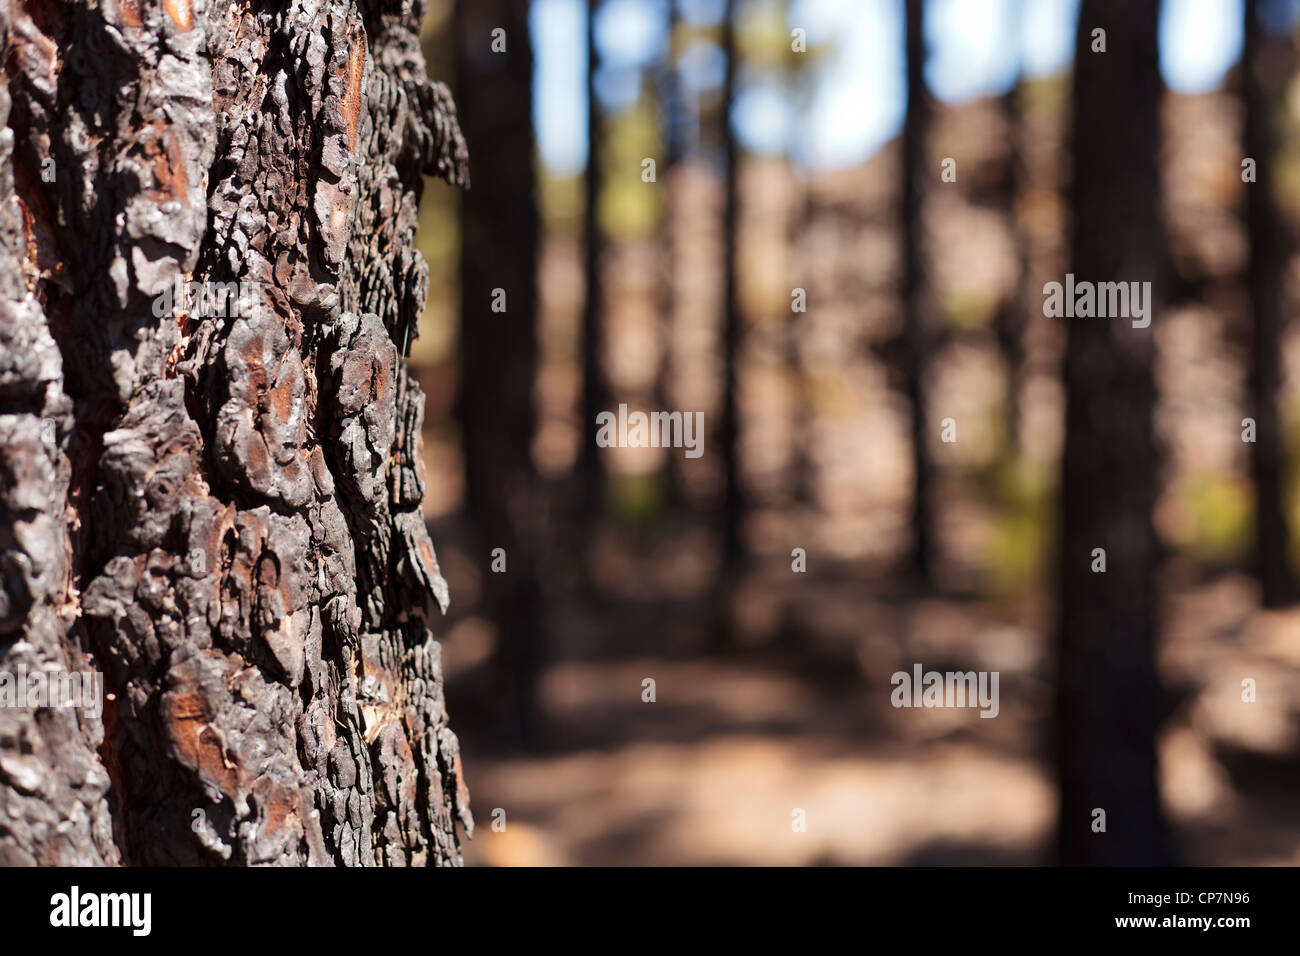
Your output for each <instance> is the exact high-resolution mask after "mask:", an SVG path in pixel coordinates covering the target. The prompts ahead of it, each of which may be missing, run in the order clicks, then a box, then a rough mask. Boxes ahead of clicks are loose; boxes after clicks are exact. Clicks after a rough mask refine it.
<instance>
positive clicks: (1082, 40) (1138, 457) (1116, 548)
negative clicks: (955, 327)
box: [1057, 0, 1170, 865]
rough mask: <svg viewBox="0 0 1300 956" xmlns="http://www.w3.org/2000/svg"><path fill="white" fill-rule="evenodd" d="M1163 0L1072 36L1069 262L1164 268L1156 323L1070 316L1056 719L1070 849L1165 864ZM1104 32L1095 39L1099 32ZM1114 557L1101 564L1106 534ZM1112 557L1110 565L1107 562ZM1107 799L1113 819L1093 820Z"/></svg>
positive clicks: (1122, 272) (1156, 294) (1087, 21)
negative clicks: (1158, 653) (1159, 517)
mask: <svg viewBox="0 0 1300 956" xmlns="http://www.w3.org/2000/svg"><path fill="white" fill-rule="evenodd" d="M1158 14H1159V4H1158V3H1131V2H1129V0H1084V3H1083V7H1082V10H1081V11H1080V16H1079V27H1078V37H1077V43H1076V47H1075V67H1074V69H1075V74H1074V128H1073V141H1072V149H1073V156H1074V179H1073V185H1072V191H1071V196H1070V203H1071V208H1072V210H1073V227H1072V236H1071V245H1072V250H1073V263H1072V267H1071V268H1072V271H1073V272H1074V274H1075V276H1076V277H1077V279H1078V280H1079V281H1089V282H1108V281H1113V282H1145V281H1150V282H1151V283H1152V286H1151V290H1152V297H1151V300H1150V301H1149V302H1148V307H1149V309H1150V311H1149V312H1148V316H1149V317H1150V316H1154V318H1153V319H1152V324H1151V325H1150V326H1149V327H1147V328H1134V327H1133V324H1132V321H1131V320H1130V319H1128V318H1066V319H1062V320H1061V321H1063V322H1065V323H1066V326H1067V333H1066V334H1067V342H1066V351H1065V368H1064V377H1065V392H1066V423H1065V428H1066V433H1065V451H1064V472H1063V477H1062V486H1061V502H1062V510H1063V523H1062V535H1061V549H1062V551H1061V571H1060V574H1061V579H1060V584H1061V600H1060V607H1059V613H1060V620H1059V641H1060V644H1059V658H1058V667H1059V673H1058V680H1057V688H1058V701H1057V703H1058V711H1057V721H1058V724H1057V729H1058V733H1059V738H1058V757H1059V774H1060V801H1061V806H1060V810H1061V819H1060V830H1059V840H1060V845H1059V848H1060V853H1061V856H1062V859H1063V862H1065V863H1069V864H1107V865H1158V864H1161V863H1166V862H1168V860H1169V854H1170V847H1169V840H1168V834H1167V831H1166V827H1165V822H1164V818H1163V816H1162V814H1161V809H1160V797H1159V793H1158V790H1157V772H1156V771H1157V767H1156V732H1157V729H1158V726H1159V723H1160V719H1161V714H1162V712H1163V703H1164V702H1163V698H1162V695H1161V689H1160V684H1159V681H1158V680H1157V676H1156V670H1155V660H1154V658H1155V644H1156V634H1157V629H1158V619H1159V598H1158V594H1159V592H1158V581H1157V565H1158V560H1159V548H1158V542H1157V539H1156V534H1155V529H1154V527H1153V524H1152V509H1153V508H1154V505H1155V498H1156V483H1157V481H1158V479H1159V474H1158V470H1159V466H1160V461H1159V457H1158V455H1157V453H1156V445H1155V436H1154V429H1153V422H1152V416H1153V411H1154V407H1155V397H1156V395H1155V384H1154V380H1153V375H1152V357H1153V354H1154V351H1155V345H1154V343H1155V335H1154V333H1155V324H1154V323H1156V322H1159V321H1160V319H1161V318H1162V315H1161V311H1160V306H1161V304H1162V302H1163V301H1164V293H1163V291H1162V280H1163V277H1162V276H1161V274H1160V271H1161V264H1162V263H1163V262H1164V256H1163V249H1164V236H1163V230H1162V227H1161V219H1160V190H1159V186H1160V181H1159V172H1158V167H1157V162H1158V158H1159V153H1160V104H1161V98H1162V93H1163V89H1162V86H1161V81H1160V74H1159V67H1158V63H1159V59H1158V57H1157V45H1156V33H1157V22H1158ZM1096 28H1102V29H1104V30H1105V31H1106V44H1107V49H1106V52H1104V53H1101V52H1097V53H1094V52H1092V50H1091V47H1092V44H1093V42H1094V41H1093V38H1092V31H1093V30H1094V29H1096ZM1098 548H1101V549H1104V551H1105V560H1106V567H1105V571H1104V572H1102V571H1100V570H1097V571H1094V564H1095V562H1096V560H1097V556H1096V555H1095V554H1094V549H1098ZM1097 567H1100V565H1097ZM1099 809H1100V810H1104V811H1105V814H1106V831H1105V832H1097V831H1095V830H1094V825H1095V823H1096V821H1097V820H1099V819H1100V818H1098V817H1096V816H1095V813H1096V811H1097V810H1099Z"/></svg>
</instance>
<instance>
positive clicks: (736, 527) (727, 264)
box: [719, 0, 745, 568]
mask: <svg viewBox="0 0 1300 956" xmlns="http://www.w3.org/2000/svg"><path fill="white" fill-rule="evenodd" d="M735 7H736V2H735V0H727V4H726V7H725V9H724V12H723V20H722V50H723V55H724V56H725V57H726V61H727V65H726V72H725V74H724V75H723V82H722V112H721V116H720V118H719V124H720V126H721V130H720V131H721V134H722V157H723V159H722V161H723V208H722V246H723V261H722V277H723V286H724V288H723V325H722V435H721V442H722V488H723V499H722V548H723V563H724V564H725V566H726V567H727V568H735V567H736V566H737V565H738V564H739V563H740V561H741V559H742V557H743V555H744V547H743V543H742V541H741V524H742V523H743V521H744V517H745V500H744V492H743V489H742V488H741V484H740V408H739V396H738V395H737V394H736V392H737V389H738V388H739V381H738V379H739V370H738V365H739V362H740V302H739V298H738V292H739V290H738V277H737V274H736V273H737V261H736V220H737V217H738V212H739V205H740V203H739V197H738V195H737V193H738V184H737V181H736V175H737V171H738V170H737V166H738V150H737V148H736V134H735V131H734V130H733V129H732V128H731V110H732V107H733V106H735V103H736V65H737V64H736V10H735Z"/></svg>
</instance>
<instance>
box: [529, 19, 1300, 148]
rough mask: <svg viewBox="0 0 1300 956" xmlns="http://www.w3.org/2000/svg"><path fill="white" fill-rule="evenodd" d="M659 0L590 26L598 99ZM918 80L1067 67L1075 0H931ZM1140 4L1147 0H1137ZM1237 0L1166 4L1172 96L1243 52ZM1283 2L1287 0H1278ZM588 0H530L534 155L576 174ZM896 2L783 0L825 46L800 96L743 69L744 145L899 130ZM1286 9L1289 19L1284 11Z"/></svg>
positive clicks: (694, 82) (609, 91)
mask: <svg viewBox="0 0 1300 956" xmlns="http://www.w3.org/2000/svg"><path fill="white" fill-rule="evenodd" d="M664 2H665V0H606V2H605V4H604V6H603V9H602V11H601V14H600V16H599V18H598V20H597V22H596V29H597V33H596V42H597V46H598V47H599V50H600V54H601V57H602V62H603V63H604V64H606V65H605V66H604V67H603V68H602V70H601V72H600V73H599V74H598V75H597V84H598V95H599V96H600V99H601V102H602V104H603V105H605V106H607V107H608V108H612V109H617V108H619V107H620V106H624V105H626V104H628V103H630V102H632V101H633V100H635V97H636V95H637V91H638V89H639V83H640V78H639V74H640V71H641V70H642V69H643V68H644V66H645V65H647V64H650V63H653V62H655V61H656V60H658V59H660V58H661V57H662V56H663V53H664V49H665V46H666V39H667V38H666V30H665V27H664V22H665V17H664V10H665V6H664ZM929 2H930V7H929V9H928V11H927V17H928V23H927V32H928V35H927V42H928V45H929V52H930V56H929V60H928V62H927V64H926V80H927V82H928V84H929V86H930V88H931V90H932V91H933V92H934V94H935V95H936V96H938V97H939V98H940V99H943V100H946V101H949V102H962V101H965V100H970V99H975V98H978V97H980V96H985V95H989V94H996V93H1002V92H1005V91H1006V90H1007V89H1009V88H1010V87H1011V85H1012V84H1013V83H1014V82H1015V78H1016V75H1017V73H1018V72H1019V71H1020V70H1021V69H1022V68H1023V70H1024V71H1025V72H1026V73H1027V74H1028V75H1031V76H1041V75H1046V74H1052V73H1057V72H1060V71H1062V70H1066V69H1068V68H1069V65H1070V59H1071V56H1072V54H1073V50H1074V30H1075V23H1076V19H1077V17H1078V8H1079V0H929ZM1137 2H1149V0H1137ZM1241 4H1242V0H1163V6H1162V10H1161V22H1160V61H1161V63H1160V65H1161V71H1162V72H1163V74H1164V77H1165V82H1166V83H1168V85H1169V86H1170V88H1172V89H1174V90H1177V91H1179V92H1187V93H1195V92H1204V91H1206V90H1210V89H1213V88H1215V87H1216V86H1218V85H1219V84H1220V83H1221V82H1222V79H1223V75H1224V73H1225V72H1226V71H1227V70H1228V69H1229V68H1230V67H1231V66H1232V65H1233V64H1234V63H1235V62H1236V60H1237V58H1238V56H1239V55H1240V53H1241V39H1242V37H1241V20H1242V7H1241ZM1281 4H1282V5H1283V6H1287V7H1288V9H1290V10H1292V11H1293V9H1294V4H1293V3H1292V2H1291V0H1281ZM586 8H587V4H586V0H534V3H533V10H532V32H533V46H534V51H535V57H536V91H535V103H534V117H535V120H536V123H537V137H538V143H539V147H540V150H541V155H542V159H543V161H544V162H545V163H546V164H547V165H548V166H549V167H551V168H552V169H554V170H555V171H556V172H559V173H574V172H577V171H579V170H581V169H582V167H583V165H584V163H585V162H586V153H587V143H586V125H585V124H586V108H587V107H586V104H587V98H586V92H585V76H586V51H585V44H586ZM722 9H723V0H684V3H683V5H682V10H683V16H685V17H686V18H687V19H688V20H690V21H692V22H695V23H699V24H702V25H707V24H711V23H716V22H717V21H718V19H719V17H720V16H721V13H722ZM902 9H903V3H902V0H793V2H792V3H791V4H790V10H789V15H788V18H787V26H788V27H789V28H791V29H793V28H794V27H802V28H803V29H805V30H806V31H807V35H808V41H809V43H810V44H818V43H827V44H830V45H831V48H832V52H831V54H830V55H829V56H828V57H826V59H825V60H824V62H823V64H822V65H821V67H820V68H819V70H818V72H817V74H816V77H815V79H814V81H813V83H812V84H811V89H810V91H809V93H808V95H807V100H806V101H804V100H801V99H796V98H795V96H794V95H793V93H792V92H791V91H790V90H788V89H787V88H785V87H784V86H783V85H782V84H781V83H779V82H778V81H777V80H776V78H772V77H766V78H765V77H758V76H754V75H752V73H748V72H747V73H745V74H743V75H742V82H741V84H740V85H741V89H740V93H739V95H738V97H737V102H736V109H735V113H734V119H733V122H734V123H735V127H736V133H737V136H738V137H739V139H740V141H741V143H742V144H743V145H744V146H745V148H746V149H750V150H753V151H756V152H760V153H773V152H780V151H782V150H784V149H786V148H787V147H788V146H789V145H790V144H791V143H798V144H800V147H799V148H798V149H795V150H793V153H794V156H795V158H796V160H797V161H799V162H800V163H803V164H806V165H808V166H812V167H816V168H823V169H826V168H836V167H843V166H851V165H855V164H857V163H859V162H861V161H862V160H863V159H865V158H866V157H867V156H869V155H871V153H873V152H874V151H875V150H876V149H878V148H879V147H880V146H881V145H882V144H883V143H885V142H887V141H888V140H889V139H891V138H892V137H894V136H895V135H897V133H898V130H899V127H900V125H901V123H902V117H903V101H904V96H905V94H906V83H905V79H904V73H903V54H902V33H903V13H902ZM1289 15H1292V16H1293V15H1294V14H1293V12H1292V13H1290V14H1289ZM722 70H723V62H722V57H721V53H720V51H719V50H718V49H717V48H716V47H714V46H712V45H708V44H701V45H699V46H698V47H696V48H693V49H691V50H688V51H687V53H686V56H685V57H684V62H683V67H682V74H683V82H684V84H685V86H686V88H687V91H688V93H689V92H697V91H699V90H708V89H711V88H716V86H717V85H718V84H720V83H721V80H722Z"/></svg>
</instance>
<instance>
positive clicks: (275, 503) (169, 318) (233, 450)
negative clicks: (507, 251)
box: [0, 0, 473, 865]
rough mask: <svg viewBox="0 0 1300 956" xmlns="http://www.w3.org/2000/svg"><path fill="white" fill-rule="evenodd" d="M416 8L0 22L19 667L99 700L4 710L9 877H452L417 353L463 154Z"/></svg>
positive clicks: (380, 2) (1, 462) (450, 771)
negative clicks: (255, 867)
mask: <svg viewBox="0 0 1300 956" xmlns="http://www.w3.org/2000/svg"><path fill="white" fill-rule="evenodd" d="M424 9H425V4H424V3H422V2H418V0H417V2H415V3H396V2H386V0H368V2H366V0H363V2H360V3H358V2H355V0H293V2H286V3H284V4H249V3H236V4H224V5H216V4H209V3H204V2H198V3H193V2H191V0H164V3H162V4H144V3H139V2H136V0H117V2H111V3H110V2H97V0H68V2H65V3H60V4H26V5H23V4H14V3H0V46H2V47H3V53H4V57H3V61H4V64H5V68H4V82H3V85H0V124H2V125H3V129H0V258H3V260H4V262H3V263H0V436H2V437H0V444H2V447H3V453H2V454H0V579H2V581H3V595H2V596H0V671H9V672H12V671H14V670H15V669H17V668H18V667H20V666H23V667H26V668H27V669H28V670H29V671H30V670H33V669H36V668H45V669H48V670H55V671H57V670H68V669H76V670H88V671H99V672H102V673H103V675H104V685H105V692H106V693H105V703H104V710H103V713H102V716H96V715H95V714H94V713H93V712H92V711H91V709H89V708H81V709H33V708H15V707H3V708H0V862H4V863H18V864H117V863H121V864H216V865H221V864H225V865H249V864H283V865H305V864H313V865H331V864H344V865H376V864H378V865H406V864H454V863H458V862H459V861H460V852H459V847H458V842H457V832H456V822H457V821H459V822H460V823H461V824H462V826H463V827H464V829H465V830H466V832H469V831H470V830H471V829H472V826H473V821H472V818H471V816H470V813H469V806H468V793H467V791H466V788H465V784H464V780H463V777H462V774H461V769H460V758H459V754H458V745H457V741H456V736H455V734H454V733H453V732H452V731H451V729H450V728H449V726H448V721H447V714H446V709H445V706H444V702H443V692H442V675H441V667H440V658H439V645H438V644H437V642H436V641H435V640H434V639H433V632H432V629H431V626H430V623H429V621H430V618H431V617H432V607H433V605H434V604H435V603H436V604H439V605H442V606H443V607H444V608H445V606H446V603H447V599H448V595H447V585H446V583H445V582H444V580H443V578H442V576H441V574H440V572H439V569H438V563H437V559H436V557H435V555H434V550H433V545H432V542H431V541H430V539H429V536H428V533H427V531H426V529H425V525H424V522H423V520H422V518H421V512H420V502H421V498H422V495H423V492H424V482H425V476H424V469H423V465H422V452H421V438H420V428H421V423H422V418H423V409H424V398H423V395H422V394H421V392H420V390H419V387H418V386H417V385H416V383H415V381H414V379H413V378H412V377H411V376H410V375H409V374H408V372H407V369H406V367H405V365H404V363H403V362H402V358H401V352H402V350H403V347H404V343H405V342H406V341H407V336H408V334H409V335H413V334H414V326H415V324H416V322H417V320H418V317H419V315H420V312H421V309H422V307H423V303H424V299H425V294H426V290H427V284H428V271H427V267H426V265H425V263H424V262H423V260H422V259H421V257H420V255H419V253H418V252H416V251H415V249H414V248H413V245H412V237H413V234H414V230H415V223H416V207H417V204H418V201H419V195H420V183H421V178H420V177H421V175H422V174H432V175H438V176H441V177H443V178H445V179H447V180H449V181H450V182H453V183H460V182H462V181H463V179H464V177H465V169H466V165H465V164H466V149H465V145H464V141H463V139H462V138H461V136H460V132H459V130H458V128H457V125H456V115H455V110H454V108H453V106H452V103H451V99H450V96H449V95H448V93H447V91H446V89H445V88H444V87H443V86H441V85H440V84H434V83H431V82H430V81H429V80H428V79H427V78H426V73H425V64H424V61H423V58H422V56H421V53H420V48H419V45H418V40H417V35H418V30H419V22H420V19H421V18H422V17H423V14H424ZM187 282H192V283H194V284H195V288H198V289H207V288H210V286H209V285H208V284H211V283H239V284H240V291H241V294H240V296H239V299H238V300H237V301H236V302H235V303H234V305H233V307H232V306H230V305H229V304H228V303H227V304H225V305H224V307H223V305H222V304H221V303H216V304H215V305H216V307H215V308H209V307H205V306H203V305H201V304H200V302H198V301H187V300H186V299H185V296H183V295H180V296H174V299H175V301H174V302H172V303H170V305H173V306H175V307H176V308H175V309H174V310H173V309H172V308H169V307H168V304H167V303H165V299H166V295H167V290H168V289H175V288H177V284H178V283H179V284H184V283H187ZM160 296H161V297H162V298H161V299H160ZM160 302H162V303H163V305H162V307H160ZM212 305H214V304H213V303H207V306H212ZM232 312H233V313H237V314H223V313H232ZM43 422H49V423H52V424H51V425H43V424H42V423H43Z"/></svg>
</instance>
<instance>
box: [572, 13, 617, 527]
mask: <svg viewBox="0 0 1300 956" xmlns="http://www.w3.org/2000/svg"><path fill="white" fill-rule="evenodd" d="M599 12H600V0H588V4H587V169H586V173H585V175H584V176H583V192H584V195H585V206H584V209H583V220H582V233H583V245H584V249H585V252H584V256H585V262H584V272H585V275H586V290H585V293H584V295H583V305H582V326H581V332H580V335H581V340H582V344H581V348H582V396H581V399H580V404H581V415H580V420H579V425H578V428H579V432H580V433H581V436H582V439H581V450H580V452H579V454H578V480H579V487H580V492H581V497H580V506H581V507H582V508H583V509H584V510H585V511H586V513H587V514H588V515H589V516H590V515H595V514H599V512H600V509H601V506H602V502H603V500H604V493H605V488H604V466H603V464H602V462H601V460H600V449H599V448H598V447H597V446H596V438H595V434H596V431H595V429H596V416H597V415H598V414H600V413H601V412H603V411H609V410H610V402H609V385H608V382H607V379H606V375H605V364H604V363H605V336H604V318H603V313H604V297H605V286H604V282H603V281H602V280H603V278H604V277H603V273H602V268H603V262H604V241H603V236H602V233H601V228H600V192H601V186H602V183H603V178H602V177H603V175H604V170H603V169H602V168H601V153H602V146H603V141H604V124H603V123H602V122H601V114H600V104H599V102H598V101H597V96H596V75H597V73H598V71H599V69H600V54H599V51H598V50H597V45H596V19H597V15H598V14H599Z"/></svg>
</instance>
